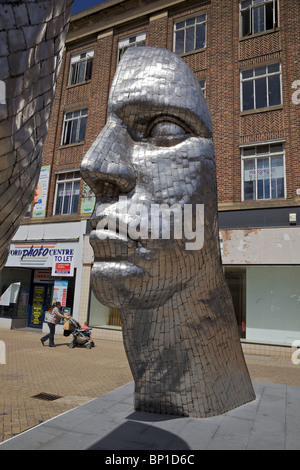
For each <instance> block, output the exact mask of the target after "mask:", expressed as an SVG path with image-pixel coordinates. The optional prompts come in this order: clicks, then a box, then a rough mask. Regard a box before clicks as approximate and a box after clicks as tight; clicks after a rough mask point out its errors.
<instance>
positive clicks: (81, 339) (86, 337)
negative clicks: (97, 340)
mask: <svg viewBox="0 0 300 470" xmlns="http://www.w3.org/2000/svg"><path fill="white" fill-rule="evenodd" d="M69 322H70V328H69V330H64V336H70V334H72V335H73V341H72V343H70V344H69V348H71V349H72V348H75V347H76V346H85V347H86V348H87V349H91V348H92V347H94V346H95V344H94V341H91V339H90V336H91V333H90V331H91V328H88V329H87V328H82V327H81V325H80V324H79V323H78V321H77V320H75V319H74V318H72V317H71V318H70V320H69Z"/></svg>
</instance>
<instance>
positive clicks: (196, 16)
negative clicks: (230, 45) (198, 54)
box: [173, 12, 207, 55]
mask: <svg viewBox="0 0 300 470" xmlns="http://www.w3.org/2000/svg"><path fill="white" fill-rule="evenodd" d="M204 16H205V19H203V20H201V21H199V22H198V23H197V18H200V17H204ZM193 19H195V23H194V24H193V25H190V26H188V25H186V22H187V21H189V20H193ZM183 22H185V26H184V27H182V28H179V29H176V26H177V25H178V24H179V23H183ZM200 24H204V25H205V44H204V46H203V47H201V48H200V49H199V48H197V49H196V37H197V35H196V26H197V25H200ZM192 28H193V29H194V49H193V50H192V51H188V52H186V31H187V30H188V29H192ZM179 31H184V43H183V52H180V53H177V54H178V55H182V54H190V53H192V52H194V51H198V50H199V51H201V50H202V49H205V48H206V46H207V13H206V12H202V13H199V14H197V15H193V16H189V17H188V18H181V19H180V20H177V21H176V22H175V23H174V39H173V45H174V46H173V51H174V52H175V53H176V33H178V32H179Z"/></svg>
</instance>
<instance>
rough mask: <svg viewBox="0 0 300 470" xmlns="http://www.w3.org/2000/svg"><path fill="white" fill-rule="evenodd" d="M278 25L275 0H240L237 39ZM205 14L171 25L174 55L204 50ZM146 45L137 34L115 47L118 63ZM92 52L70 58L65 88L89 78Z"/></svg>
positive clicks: (205, 39) (205, 36) (143, 37)
mask: <svg viewBox="0 0 300 470" xmlns="http://www.w3.org/2000/svg"><path fill="white" fill-rule="evenodd" d="M277 26H278V0H242V1H241V2H240V36H241V37H245V36H249V35H252V34H258V33H262V32H265V31H269V30H272V29H275V28H276V27H277ZM206 42H207V15H206V14H205V13H204V14H201V15H198V16H195V17H192V18H187V19H184V20H179V21H177V22H175V24H174V52H175V53H176V54H179V55H181V54H185V53H188V52H193V51H195V50H198V49H203V48H205V47H206ZM145 43H146V34H145V33H140V34H137V35H136V36H132V37H129V38H126V39H122V40H120V41H119V44H118V60H120V59H121V57H122V55H123V54H124V52H125V51H126V50H127V49H128V48H129V47H141V46H144V45H145ZM93 57H94V51H93V50H90V51H87V52H83V53H81V54H76V55H73V56H72V58H71V67H70V74H69V85H75V84H78V83H83V82H85V81H88V80H90V79H91V76H92V68H93Z"/></svg>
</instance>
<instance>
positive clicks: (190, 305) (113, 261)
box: [81, 47, 254, 417]
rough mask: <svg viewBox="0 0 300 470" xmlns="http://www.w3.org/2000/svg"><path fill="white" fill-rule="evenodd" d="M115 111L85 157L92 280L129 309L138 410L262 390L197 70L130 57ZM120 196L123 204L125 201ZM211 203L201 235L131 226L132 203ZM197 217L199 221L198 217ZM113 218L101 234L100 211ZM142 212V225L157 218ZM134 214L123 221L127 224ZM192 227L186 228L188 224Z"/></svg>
mask: <svg viewBox="0 0 300 470" xmlns="http://www.w3.org/2000/svg"><path fill="white" fill-rule="evenodd" d="M108 109H109V111H108V119H107V124H106V126H105V128H104V129H103V130H102V132H101V133H100V135H99V136H98V137H97V139H96V141H95V142H94V144H93V145H92V147H91V148H90V150H89V151H88V152H87V154H86V155H85V157H84V159H83V161H82V167H81V171H82V175H83V177H84V179H85V180H86V182H87V183H88V184H89V185H90V187H91V188H92V189H93V190H94V192H95V194H96V198H97V200H96V206H95V211H94V214H93V215H92V218H91V225H92V227H93V231H92V232H91V234H90V242H91V245H92V247H93V250H94V257H95V261H94V265H93V269H92V279H91V283H92V288H93V290H94V293H95V295H96V297H97V298H98V300H99V301H100V302H101V303H102V304H105V305H108V306H111V307H117V308H119V309H120V311H121V319H122V326H123V337H124V343H125V349H126V353H127V357H128V360H129V364H130V367H131V370H132V373H133V377H134V380H135V408H136V410H142V411H148V412H155V413H167V414H175V415H184V416H196V417H207V416H212V415H216V414H221V413H224V412H225V411H227V410H229V409H232V408H235V407H237V406H240V405H241V404H243V403H246V402H248V401H251V400H252V399H254V392H253V387H252V383H251V381H250V378H249V374H248V370H247V367H246V365H245V360H244V357H243V353H242V349H241V345H240V340H239V336H238V331H237V325H236V320H235V314H234V310H233V305H232V300H231V296H230V293H229V290H228V287H227V284H226V281H225V279H224V276H223V271H222V265H221V257H220V248H219V239H218V219H217V191H216V169H215V158H214V145H213V140H212V133H213V128H212V123H211V119H210V114H209V110H208V107H207V104H206V101H205V99H204V97H203V95H202V92H201V90H200V88H199V84H198V82H197V80H196V77H195V76H194V74H193V73H192V72H191V70H190V69H189V68H188V67H187V65H186V64H185V63H184V61H183V60H182V59H180V58H179V57H178V56H176V55H175V54H173V53H171V52H169V51H166V50H163V49H158V48H149V47H143V48H131V49H129V50H128V51H127V52H126V53H125V54H124V56H123V58H122V60H121V62H120V64H119V66H118V69H117V72H116V75H115V79H114V82H113V86H112V89H111V92H110V97H109V108H108ZM121 199H122V202H120V201H121ZM162 204H165V205H167V206H168V207H170V206H171V205H173V204H176V207H179V208H182V209H183V210H184V208H185V207H186V205H191V206H192V207H196V206H197V205H204V244H203V246H202V247H201V248H200V249H197V250H188V249H187V245H186V241H187V240H186V238H187V237H186V235H185V233H186V232H185V231H184V230H183V231H182V232H183V233H184V235H183V237H182V238H176V237H174V236H173V237H172V236H170V237H169V238H166V237H164V236H161V235H162V228H161V226H160V227H159V228H158V232H159V233H158V235H159V236H157V237H153V232H152V233H151V229H149V233H148V236H145V230H144V231H143V236H140V237H139V238H136V237H133V236H130V232H129V231H127V232H125V231H124V230H123V228H124V227H126V226H128V220H131V216H132V214H133V212H134V211H133V210H132V209H133V208H136V207H139V208H140V211H141V213H143V214H144V215H145V218H146V217H147V215H148V214H149V213H150V209H151V208H152V206H153V205H162ZM193 217H194V218H193V221H192V222H193V223H192V225H193V226H194V225H195V223H197V220H195V217H196V216H195V215H194V216H193ZM105 219H106V221H108V223H109V222H110V221H112V220H115V222H116V224H115V228H114V229H113V230H112V229H110V230H107V232H106V236H103V231H104V233H105V229H104V228H103V227H104V225H103V220H105ZM146 222H147V221H145V220H144V217H140V228H142V226H143V227H144V228H145V227H146V228H147V227H148V228H149V225H147V223H146ZM126 224H127V225H126ZM183 228H185V227H183Z"/></svg>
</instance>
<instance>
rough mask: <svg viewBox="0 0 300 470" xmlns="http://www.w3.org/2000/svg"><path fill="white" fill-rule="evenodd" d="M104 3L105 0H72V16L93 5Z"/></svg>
mask: <svg viewBox="0 0 300 470" xmlns="http://www.w3.org/2000/svg"><path fill="white" fill-rule="evenodd" d="M105 1H106V0H74V6H73V14H74V13H78V12H79V11H82V10H86V9H87V8H90V7H93V6H95V5H99V3H103V2H105Z"/></svg>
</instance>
